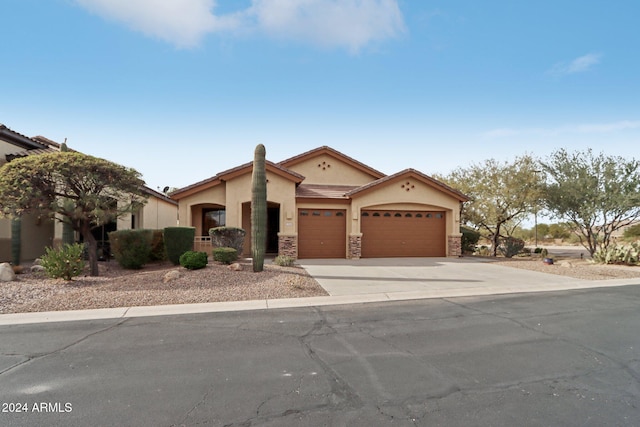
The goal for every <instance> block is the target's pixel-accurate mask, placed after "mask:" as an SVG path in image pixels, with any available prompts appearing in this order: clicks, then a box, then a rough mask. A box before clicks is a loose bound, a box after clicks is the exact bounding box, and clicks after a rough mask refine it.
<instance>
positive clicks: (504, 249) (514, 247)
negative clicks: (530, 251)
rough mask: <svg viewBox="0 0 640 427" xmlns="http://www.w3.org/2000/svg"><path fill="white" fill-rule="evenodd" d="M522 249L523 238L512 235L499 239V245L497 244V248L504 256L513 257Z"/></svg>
mask: <svg viewBox="0 0 640 427" xmlns="http://www.w3.org/2000/svg"><path fill="white" fill-rule="evenodd" d="M522 249H524V240H522V239H517V238H515V237H512V236H509V237H506V238H504V239H501V242H500V245H499V246H498V250H499V251H500V253H502V255H504V256H505V258H513V256H514V255H517V254H519V253H520V251H522Z"/></svg>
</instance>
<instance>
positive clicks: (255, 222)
mask: <svg viewBox="0 0 640 427" xmlns="http://www.w3.org/2000/svg"><path fill="white" fill-rule="evenodd" d="M265 157H266V149H265V148H264V145H262V144H259V145H258V146H257V147H256V151H255V154H254V158H253V174H252V177H251V178H252V186H251V256H252V258H253V271H254V272H259V271H262V270H263V268H264V252H265V250H266V247H267V169H266V164H265Z"/></svg>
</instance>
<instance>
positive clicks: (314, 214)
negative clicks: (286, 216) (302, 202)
mask: <svg viewBox="0 0 640 427" xmlns="http://www.w3.org/2000/svg"><path fill="white" fill-rule="evenodd" d="M311 216H320V212H318V211H313V213H312V214H311Z"/></svg>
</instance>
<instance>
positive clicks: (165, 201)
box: [0, 124, 178, 262]
mask: <svg viewBox="0 0 640 427" xmlns="http://www.w3.org/2000/svg"><path fill="white" fill-rule="evenodd" d="M59 150H60V144H58V143H57V142H55V141H51V140H50V139H47V138H45V137H43V136H35V137H33V138H30V137H28V136H25V135H22V134H20V133H18V132H15V131H13V130H11V129H9V128H8V127H6V126H5V125H3V124H0V167H1V166H2V165H3V164H5V163H7V162H10V161H11V160H13V159H15V158H18V157H24V156H30V155H38V154H43V153H50V152H55V151H59ZM143 191H144V192H145V193H146V194H147V195H148V196H149V197H148V199H147V203H146V204H145V205H144V206H143V207H141V208H140V209H139V210H138V211H136V212H134V213H132V214H131V215H129V216H127V217H124V218H120V219H118V221H117V222H114V223H111V224H105V225H104V226H101V227H99V228H97V229H95V230H94V235H95V236H96V239H97V240H98V241H105V240H107V233H108V232H109V231H114V230H123V229H130V228H150V229H161V228H164V227H169V226H175V225H176V223H177V210H178V203H177V202H176V201H175V200H173V199H171V198H169V197H168V196H166V195H165V194H162V193H159V192H157V191H155V190H152V189H151V188H148V187H143ZM0 203H2V202H1V201H0ZM20 237H21V258H22V260H33V259H35V258H38V257H40V256H41V255H42V254H44V248H45V247H48V246H54V247H55V246H58V245H60V243H61V242H62V223H61V222H60V221H54V220H52V219H50V218H48V217H42V216H40V215H38V214H37V213H31V214H26V215H23V216H22V221H21V233H20ZM9 260H11V220H10V219H7V218H0V262H7V261H9Z"/></svg>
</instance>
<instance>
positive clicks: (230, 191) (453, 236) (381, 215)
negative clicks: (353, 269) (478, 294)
mask: <svg viewBox="0 0 640 427" xmlns="http://www.w3.org/2000/svg"><path fill="white" fill-rule="evenodd" d="M252 167H253V163H252V162H250V163H246V164H244V165H241V166H238V167H236V168H233V169H229V170H227V171H224V172H220V173H219V174H217V175H215V176H213V177H211V178H209V179H206V180H204V181H200V182H197V183H195V184H193V185H189V186H187V187H184V188H181V189H179V190H177V191H175V192H173V193H171V194H170V196H171V197H172V198H173V199H175V200H177V201H178V212H179V213H178V217H179V223H180V225H181V226H192V227H195V229H196V236H197V237H196V242H195V246H196V249H202V248H203V247H204V245H206V242H207V240H208V231H209V229H210V228H212V227H216V226H233V227H241V228H243V229H245V230H246V232H247V235H250V232H251V177H252ZM266 170H267V202H268V203H267V209H268V221H267V222H268V225H267V236H268V237H267V252H271V253H278V254H280V255H288V256H291V257H294V258H352V259H357V258H361V257H366V258H375V257H443V256H459V255H460V254H461V244H460V243H461V233H460V209H461V205H462V203H464V202H465V201H467V200H468V198H467V197H466V196H465V195H464V194H462V193H460V192H459V191H457V190H455V189H453V188H451V187H448V186H447V185H445V184H443V183H442V182H439V181H437V180H436V179H434V178H431V177H430V176H427V175H425V174H424V173H422V172H419V171H417V170H414V169H405V170H403V171H400V172H398V173H396V174H393V175H388V176H387V175H385V174H384V173H382V172H380V171H378V170H376V169H374V168H372V167H370V166H367V165H365V164H363V163H361V162H359V161H358V160H355V159H353V158H351V157H349V156H347V155H345V154H343V153H341V152H339V151H337V150H335V149H333V148H331V147H327V146H323V147H319V148H316V149H314V150H311V151H308V152H305V153H302V154H300V155H297V156H294V157H291V158H289V159H286V160H283V161H281V162H279V163H273V162H270V161H267V162H266ZM246 242H250V239H246ZM249 246H250V244H248V243H246V244H245V248H244V255H249V254H250V253H251V248H250V247H249Z"/></svg>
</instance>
